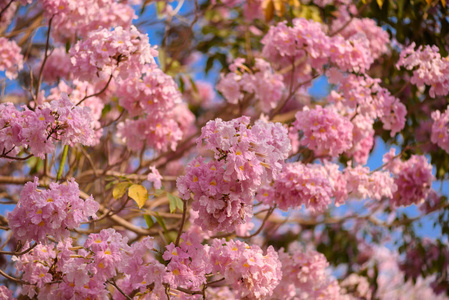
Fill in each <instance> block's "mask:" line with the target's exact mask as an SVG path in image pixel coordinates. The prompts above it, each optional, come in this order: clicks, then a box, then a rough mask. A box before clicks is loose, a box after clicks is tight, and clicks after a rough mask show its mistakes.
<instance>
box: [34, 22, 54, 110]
mask: <svg viewBox="0 0 449 300" xmlns="http://www.w3.org/2000/svg"><path fill="white" fill-rule="evenodd" d="M53 18H54V15H53V16H52V17H51V18H50V20H49V21H48V32H47V41H46V42H45V53H44V60H43V61H42V65H41V68H40V70H39V78H38V80H37V85H36V96H35V97H34V101H36V103H37V100H38V97H39V90H40V89H41V83H42V77H43V73H44V67H45V63H46V62H47V59H48V57H49V55H48V48H49V47H50V32H51V23H52V22H53Z"/></svg>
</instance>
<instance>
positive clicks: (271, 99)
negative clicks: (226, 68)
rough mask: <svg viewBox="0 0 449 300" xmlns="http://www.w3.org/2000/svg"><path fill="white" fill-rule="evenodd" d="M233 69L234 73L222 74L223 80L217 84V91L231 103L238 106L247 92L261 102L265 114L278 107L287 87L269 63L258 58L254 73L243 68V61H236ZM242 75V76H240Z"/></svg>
mask: <svg viewBox="0 0 449 300" xmlns="http://www.w3.org/2000/svg"><path fill="white" fill-rule="evenodd" d="M231 67H232V69H233V70H234V71H232V72H233V73H228V74H226V75H223V74H222V75H221V80H220V82H219V83H218V84H217V90H218V91H220V92H221V93H222V94H223V96H224V97H225V99H226V100H227V101H228V102H229V103H232V104H236V103H237V102H238V101H239V100H242V99H243V96H244V94H243V92H246V93H248V94H254V96H255V98H256V100H259V105H260V108H261V110H262V111H263V112H269V111H270V110H271V109H273V108H275V107H276V105H277V103H278V102H279V101H280V100H281V97H282V94H283V90H284V88H285V87H284V83H283V81H282V76H281V75H278V74H274V72H273V70H272V69H271V66H270V64H269V63H268V62H266V61H265V60H263V59H260V58H256V64H255V67H254V69H255V70H257V71H254V72H252V73H248V72H246V71H248V70H249V69H248V68H247V67H245V66H243V64H242V61H241V59H236V61H235V62H234V63H233V64H232V65H231V66H230V69H231ZM238 69H239V70H238ZM234 72H236V73H238V74H236V73H234ZM240 73H242V75H239V74H240Z"/></svg>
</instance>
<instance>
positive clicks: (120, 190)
mask: <svg viewBox="0 0 449 300" xmlns="http://www.w3.org/2000/svg"><path fill="white" fill-rule="evenodd" d="M130 185H131V183H129V182H120V183H119V184H117V185H116V186H115V187H114V189H113V190H112V197H114V199H115V200H117V199H119V198H122V197H123V195H125V193H126V190H127V189H128V188H129V186H130Z"/></svg>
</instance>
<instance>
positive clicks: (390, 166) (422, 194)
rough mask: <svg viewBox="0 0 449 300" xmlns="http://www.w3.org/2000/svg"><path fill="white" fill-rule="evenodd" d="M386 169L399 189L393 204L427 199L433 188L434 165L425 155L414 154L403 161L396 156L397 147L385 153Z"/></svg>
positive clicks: (398, 204)
mask: <svg viewBox="0 0 449 300" xmlns="http://www.w3.org/2000/svg"><path fill="white" fill-rule="evenodd" d="M383 161H384V163H386V167H385V168H386V169H387V170H389V171H390V172H391V173H392V174H393V176H394V182H395V184H396V185H397V187H398V188H397V191H396V192H395V193H394V195H393V198H392V199H391V204H392V205H393V206H396V207H398V206H408V205H412V204H419V203H421V202H423V201H425V200H426V199H427V197H428V196H429V193H430V191H431V188H432V181H433V180H434V177H433V175H432V165H431V164H429V162H428V161H427V159H426V157H425V156H423V155H412V156H411V157H410V158H409V159H408V160H406V161H401V160H400V159H399V158H396V157H395V149H391V150H390V152H389V153H387V154H385V155H384V158H383Z"/></svg>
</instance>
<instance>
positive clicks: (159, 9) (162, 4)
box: [156, 1, 167, 19]
mask: <svg viewBox="0 0 449 300" xmlns="http://www.w3.org/2000/svg"><path fill="white" fill-rule="evenodd" d="M166 5H167V3H166V2H165V1H157V2H156V12H157V17H158V18H159V19H160V18H162V17H163V15H162V11H163V10H164V8H165V6H166Z"/></svg>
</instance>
